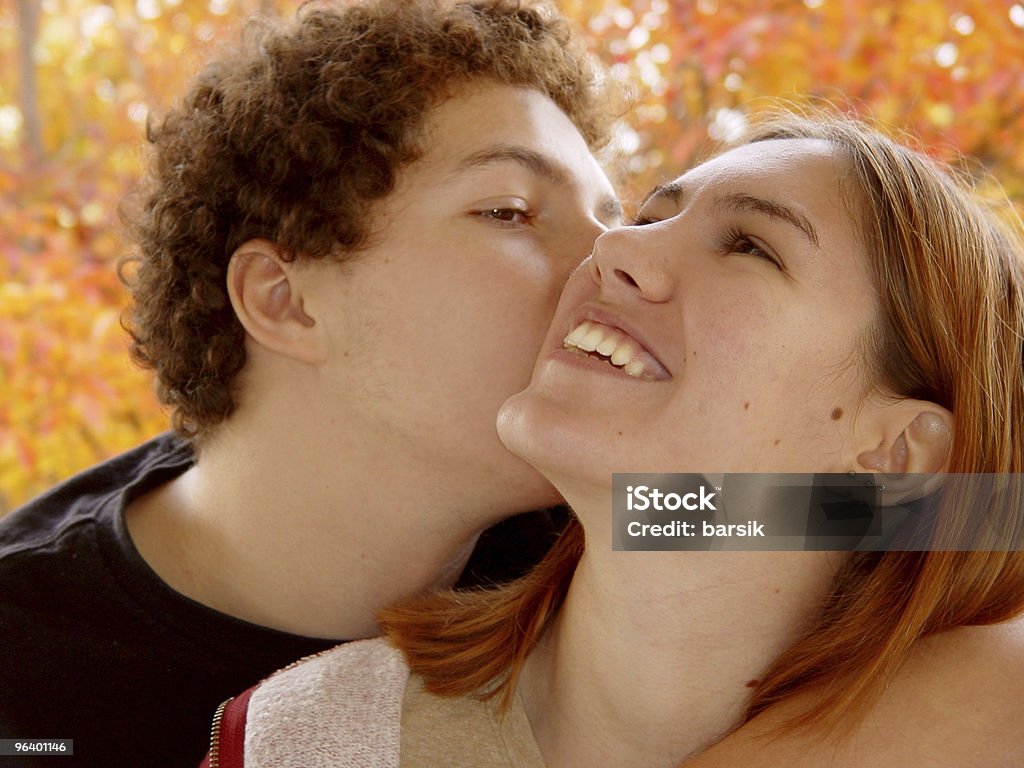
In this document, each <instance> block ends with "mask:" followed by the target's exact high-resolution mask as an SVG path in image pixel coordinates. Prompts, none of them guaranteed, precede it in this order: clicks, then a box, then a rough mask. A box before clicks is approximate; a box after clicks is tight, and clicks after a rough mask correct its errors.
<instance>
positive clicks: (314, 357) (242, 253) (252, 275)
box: [227, 240, 324, 364]
mask: <svg viewBox="0 0 1024 768" xmlns="http://www.w3.org/2000/svg"><path fill="white" fill-rule="evenodd" d="M297 273H298V267H297V266H296V264H295V262H294V261H290V260H287V259H285V258H284V257H283V256H282V254H281V251H280V250H279V249H278V248H277V246H275V245H274V244H273V243H272V242H270V241H269V240H247V241H246V242H244V243H243V244H242V245H241V246H239V247H238V249H237V250H235V252H234V253H233V254H231V260H230V261H229V262H228V276H227V281H228V285H227V288H228V296H229V297H230V299H231V306H232V307H234V310H235V315H236V316H237V317H238V320H239V322H240V323H241V324H242V327H243V328H245V331H246V333H247V334H248V335H249V336H250V337H251V338H252V339H253V341H255V342H256V343H257V344H259V345H260V346H261V347H263V348H264V349H267V350H270V351H271V352H275V353H277V354H279V355H284V356H285V357H290V358H292V359H294V360H298V361H300V362H303V363H310V364H315V363H319V362H322V361H323V358H324V348H323V343H322V339H321V335H320V334H319V333H317V330H318V329H317V327H316V321H315V320H314V319H313V318H312V317H310V316H309V315H308V314H306V311H305V309H304V308H303V296H302V283H301V281H300V280H298V274H297Z"/></svg>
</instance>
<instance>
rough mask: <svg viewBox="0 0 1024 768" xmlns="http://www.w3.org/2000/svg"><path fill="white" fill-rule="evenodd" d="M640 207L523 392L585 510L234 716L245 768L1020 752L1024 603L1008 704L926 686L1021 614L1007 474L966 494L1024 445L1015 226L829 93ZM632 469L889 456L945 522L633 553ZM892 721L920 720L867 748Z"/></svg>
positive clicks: (530, 443) (841, 463)
mask: <svg viewBox="0 0 1024 768" xmlns="http://www.w3.org/2000/svg"><path fill="white" fill-rule="evenodd" d="M638 224H639V225H641V226H636V227H632V228H626V229H619V230H614V231H611V232H609V233H606V234H605V235H603V236H602V237H601V238H600V239H599V240H598V242H597V245H596V246H595V250H594V253H593V255H592V257H591V258H590V259H588V260H587V261H586V262H584V264H583V265H582V266H581V267H580V268H579V269H578V270H577V271H576V272H575V273H574V274H573V276H572V277H571V278H570V280H569V282H568V284H567V286H566V288H565V291H564V293H563V296H562V299H561V302H560V304H559V308H558V310H557V313H556V316H555V319H554V322H553V325H552V329H551V331H550V333H549V335H548V338H547V340H546V342H545V345H544V347H543V348H542V352H541V356H540V358H539V360H538V362H537V365H536V367H535V369H534V374H533V378H532V381H531V383H530V386H529V387H528V388H527V389H526V390H525V391H524V392H522V393H520V394H519V395H516V396H514V397H513V398H511V399H510V400H509V401H508V402H507V403H506V404H505V406H504V407H503V409H502V412H501V414H500V415H499V423H498V428H499V432H500V434H501V437H502V440H503V441H504V442H505V444H506V445H507V446H508V447H509V448H510V449H511V450H512V451H513V452H515V453H517V454H519V455H520V456H522V457H524V458H525V459H527V460H528V461H529V462H530V463H531V464H533V465H534V466H535V467H537V468H538V469H539V470H540V471H541V472H542V473H543V474H544V475H546V476H547V477H548V478H549V479H550V480H551V481H552V482H553V483H554V485H555V486H556V487H557V488H558V489H559V491H561V493H562V494H563V495H564V496H565V498H566V500H567V501H568V502H569V504H570V505H571V506H572V508H573V510H574V511H575V512H576V515H577V521H575V522H574V523H573V524H571V525H570V527H569V529H568V530H567V532H566V533H565V534H564V535H563V536H562V538H561V540H560V541H559V543H558V544H557V545H556V547H555V549H554V550H553V551H552V552H551V553H550V554H549V556H548V557H547V559H546V560H545V561H544V562H542V563H541V565H540V566H539V567H538V569H537V570H536V571H535V572H534V573H533V574H532V575H530V576H528V577H527V578H525V579H523V580H521V581H520V582H518V583H516V584H515V585H514V586H512V587H508V588H506V589H503V590H496V591H491V592H482V593H479V594H476V595H472V596H466V595H464V594H462V595H457V594H447V593H446V594H439V595H435V596H432V597H429V598H424V599H421V600H419V601H416V602H413V603H410V604H406V605H405V606H402V607H399V608H395V609H393V610H390V611H387V612H385V614H384V616H383V622H384V625H385V627H386V629H387V630H388V632H389V635H390V643H391V644H387V643H384V642H383V641H370V642H368V643H362V644H357V645H356V646H352V647H349V648H346V649H339V650H336V651H332V652H329V653H327V654H324V655H321V656H319V657H316V658H314V659H311V660H308V661H306V662H305V663H303V664H300V665H298V666H296V667H294V668H292V669H290V670H288V671H286V672H284V673H281V674H278V675H277V676H275V677H273V678H271V679H270V680H268V681H267V682H265V683H264V684H263V685H262V686H260V687H259V688H257V689H256V691H255V693H252V694H251V699H248V709H247V710H246V707H245V706H244V705H242V706H238V707H234V708H229V710H228V714H229V720H230V721H231V722H232V723H233V725H236V726H237V725H238V723H239V720H240V719H241V718H244V717H245V716H246V715H247V716H248V725H247V726H245V727H244V731H245V752H246V761H247V762H246V764H247V765H305V766H310V765H336V764H341V765H346V764H349V763H347V762H345V760H346V759H347V760H350V761H351V764H360V765H382V766H383V765H399V763H400V764H401V766H403V767H404V766H420V765H424V766H426V765H442V764H443V765H449V766H450V765H465V766H491V765H495V766H497V765H523V766H545V765H546V766H558V767H559V768H561V767H563V766H593V765H612V766H616V767H617V768H621V767H623V766H627V767H628V766H644V767H645V768H656V767H658V766H665V768H671V767H672V766H678V765H680V764H682V763H684V762H686V761H688V760H693V761H694V763H693V764H694V765H699V764H701V762H702V761H706V762H705V764H707V765H730V764H735V762H734V760H735V759H737V757H736V756H737V755H742V754H746V757H743V760H744V761H745V762H750V763H756V762H758V759H760V758H763V756H764V755H768V756H769V758H768V759H770V756H771V755H772V750H775V751H776V754H777V755H789V756H790V757H792V755H793V754H799V755H802V756H804V757H806V758H807V759H809V760H811V762H809V763H807V764H814V765H825V764H833V765H846V764H849V765H854V764H866V763H865V762H864V761H865V760H867V761H868V763H871V764H888V763H887V762H886V761H887V760H889V759H893V758H894V756H899V757H900V758H901V759H902V761H903V762H902V764H908V765H914V764H915V761H916V764H918V765H929V766H932V765H951V766H952V765H958V766H959V765H967V764H969V765H973V766H993V768H994V767H995V766H1007V765H1018V764H1021V763H1022V761H1024V742H1022V737H1021V736H1020V734H1019V727H1007V728H1006V729H1005V732H1004V731H1003V726H1004V725H1007V724H1013V723H1019V719H1020V716H1021V711H1020V709H1021V704H1020V701H1021V700H1022V699H1024V696H1022V694H1024V673H1022V672H1021V669H1022V667H1024V665H1022V664H1021V663H1020V662H1022V661H1024V658H1022V653H1021V648H1022V647H1024V640H1022V638H1021V635H1020V633H1019V632H1017V633H1016V634H1014V629H1013V628H1014V627H1016V626H1018V624H1017V623H1010V624H1007V625H1005V626H1006V627H1010V631H1009V634H1007V633H1004V632H1001V628H998V627H997V628H994V629H993V630H992V632H993V633H994V634H995V635H997V636H998V640H996V641H993V643H992V644H991V646H990V647H991V648H994V649H995V657H994V658H992V659H990V660H989V661H990V663H991V664H992V665H994V666H995V668H996V669H998V670H999V673H998V675H995V676H992V675H989V676H988V677H987V678H985V684H986V685H987V686H988V688H987V690H986V691H985V693H984V696H985V698H984V700H983V701H979V699H978V697H977V696H972V695H970V693H969V692H968V693H965V694H963V695H962V696H960V697H959V698H960V700H962V701H964V702H965V704H966V705H967V706H968V707H969V708H970V715H969V716H963V715H964V713H962V712H961V713H959V714H960V715H962V716H960V717H957V716H954V715H952V714H950V712H949V711H948V708H945V707H944V706H938V705H937V706H935V707H934V708H933V709H932V710H925V711H924V712H922V711H920V710H917V711H911V710H913V708H914V707H921V706H923V705H927V704H928V702H921V701H920V697H919V696H918V692H919V686H917V684H916V683H915V682H914V681H915V680H916V681H918V682H920V681H921V680H927V679H928V678H929V676H930V675H932V674H933V673H934V674H938V675H939V676H940V678H941V675H943V674H945V673H947V672H948V668H949V666H950V663H949V661H948V659H949V658H951V657H950V653H949V652H948V651H949V649H952V656H953V657H956V655H957V651H958V649H966V650H967V652H968V655H970V653H971V651H970V649H971V648H972V642H975V640H976V637H974V638H967V639H966V640H965V630H962V629H957V628H962V627H968V626H971V625H992V624H997V623H999V622H1006V621H1008V620H1010V619H1012V618H1013V617H1015V616H1017V615H1018V614H1020V613H1021V612H1022V611H1024V557H1022V555H1021V553H1020V552H1018V551H1008V550H1019V549H1020V548H1021V546H1020V544H1021V534H1020V528H1021V525H1022V522H1021V516H1022V513H1021V500H1020V498H1019V496H1018V495H1015V491H1014V486H1013V484H1004V485H1005V486H1006V487H1003V485H1000V484H996V486H995V490H992V491H991V492H989V493H988V496H987V497H985V498H978V497H971V496H967V495H966V494H968V493H976V492H977V489H972V488H968V489H967V490H963V489H962V487H961V486H957V487H956V488H943V487H942V486H943V482H942V481H943V477H944V474H943V473H957V474H968V473H1020V472H1021V471H1022V466H1024V445H1022V441H1024V439H1022V437H1021V435H1020V433H1019V430H1018V426H1019V424H1020V423H1021V422H1022V418H1024V371H1022V339H1024V248H1022V246H1021V242H1020V240H1019V239H1018V238H1017V236H1016V235H1014V234H1012V232H1011V230H1009V229H1006V228H1004V227H1003V225H1001V224H1000V223H999V222H998V220H997V218H996V215H995V214H993V213H992V212H990V211H987V210H986V209H985V206H984V205H983V204H982V203H981V202H980V201H979V200H978V199H977V198H976V197H975V196H974V195H973V194H972V193H971V192H969V191H968V189H967V187H966V186H965V185H964V184H962V183H960V182H959V181H958V180H957V179H956V178H955V177H954V176H953V175H952V174H951V173H950V172H948V171H946V170H943V169H940V168H939V167H938V166H937V165H936V164H934V163H932V162H931V161H929V160H928V159H926V158H925V157H924V156H922V155H919V154H916V153H914V152H912V151H909V150H907V149H904V148H902V147H900V146H898V145H897V144H895V143H893V142H892V141H890V140H888V139H886V138H884V137H883V136H882V135H880V134H879V133H876V132H874V131H873V130H870V129H868V128H866V127H865V126H863V125H861V124H858V123H854V122H848V121H844V120H839V119H832V118H824V117H822V116H816V117H815V118H814V119H813V120H808V119H800V118H797V117H794V116H788V117H783V118H780V119H779V120H776V121H774V122H772V123H769V124H765V125H762V126H761V127H760V128H757V129H755V130H754V131H753V132H752V134H751V135H750V136H749V137H748V138H747V140H746V141H744V142H743V143H742V144H741V145H740V146H737V147H735V148H733V149H731V150H729V151H727V152H724V153H723V154H721V155H719V156H717V157H715V158H714V159H712V160H710V161H709V162H707V163H705V164H703V165H701V166H699V167H697V168H695V169H694V170H691V171H690V172H688V173H687V174H685V175H684V176H682V177H681V178H680V179H678V180H676V181H675V182H672V183H670V184H666V185H663V186H661V187H659V188H658V189H656V190H655V192H654V193H653V194H652V195H651V196H650V197H649V198H648V199H647V201H646V202H645V203H644V205H643V207H642V210H641V212H640V216H639V221H638ZM621 471H644V472H689V473H706V472H716V473H717V472H744V473H754V472H766V473H779V472H819V473H827V472H848V471H854V472H872V473H884V474H887V475H890V476H893V477H895V478H897V479H898V483H899V484H898V487H896V486H893V488H892V489H890V491H889V494H890V496H889V499H890V500H892V499H894V498H895V497H894V496H893V494H895V495H897V496H898V498H899V500H900V501H906V500H907V499H915V498H922V497H935V498H938V499H939V501H938V514H937V516H936V521H935V523H934V525H933V527H932V529H931V533H930V536H931V539H930V541H929V542H928V547H927V549H928V551H918V552H904V551H893V552H857V553H839V552H617V551H612V550H611V548H610V547H609V546H608V545H607V544H606V542H607V541H608V531H609V527H610V525H611V504H610V498H611V481H612V473H613V472H621ZM936 494H938V496H937V497H936V496H935V495H936ZM886 498H887V497H886V492H882V499H883V502H884V501H885V500H886ZM978 514H984V515H985V522H986V524H985V525H984V526H982V525H977V524H976V523H977V520H976V519H974V516H975V515H978ZM975 532H977V533H975ZM989 536H991V537H992V538H986V537H989ZM954 548H955V549H957V550H959V551H952V550H953V549H954ZM979 647H985V646H984V643H982V645H980V646H979V645H978V644H977V643H976V642H975V644H974V645H973V648H974V649H975V652H976V651H977V648H979ZM396 648H397V649H401V653H399V651H398V650H396ZM944 649H945V651H944ZM944 652H945V655H943V653H944ZM929 665H931V666H929ZM410 668H411V670H412V673H413V674H412V676H411V677H409V670H410ZM908 676H909V678H908ZM908 679H909V681H910V682H909V683H908V682H907V681H908ZM965 682H966V683H970V682H971V680H970V679H968V680H966V681H965ZM948 698H949V699H951V700H953V701H956V700H957V696H956V695H955V694H953V695H951V696H950V697H948ZM947 703H948V702H947ZM879 712H884V713H887V714H888V715H891V716H892V718H893V719H891V720H890V721H889V725H890V729H889V730H890V733H891V731H892V729H893V728H895V729H896V730H897V732H900V733H901V734H902V738H898V739H891V738H890V739H889V741H888V742H886V741H885V740H884V739H883V740H881V741H875V742H872V741H865V739H864V738H863V735H864V734H870V733H873V732H876V731H878V732H881V731H883V730H884V729H880V728H879V727H878V721H877V717H878V713H879ZM930 715H934V716H935V719H937V726H938V727H932V726H930V725H923V724H922V723H923V722H925V721H928V718H929V716H930ZM943 718H945V719H943ZM744 724H747V725H746V726H745V727H743V728H741V726H744ZM765 724H768V725H765ZM738 728H739V730H738V731H737V729H738ZM907 728H909V729H910V730H905V729H907ZM915 729H916V730H915ZM993 729H994V730H993ZM734 731H735V733H734V734H733V736H732V737H729V738H726V737H727V736H728V735H729V734H730V733H732V732H734ZM767 731H771V732H773V734H774V735H775V736H777V737H778V738H777V739H775V740H774V741H767V742H764V744H761V743H760V742H755V741H752V740H751V739H754V738H755V737H756V736H758V735H759V734H761V733H764V732H767ZM935 733H948V734H951V736H950V737H949V738H948V739H946V740H945V741H941V740H939V741H936V742H935V744H930V743H928V742H927V740H928V739H930V738H932V737H933V736H935ZM730 741H731V742H732V744H734V745H735V744H739V745H740V746H739V747H738V748H735V749H733V751H732V752H731V753H730V752H729V749H730V747H729V744H730ZM921 742H924V743H921ZM716 745H717V746H716ZM900 749H902V750H903V751H902V752H901V751H900ZM716 750H717V755H718V756H719V757H718V758H716V757H715V755H716ZM723 750H724V751H723ZM744 750H745V753H744ZM958 750H959V752H958ZM723 755H724V757H722V756H723ZM730 755H731V756H730ZM751 756H753V757H752V758H751ZM748 758H751V759H748ZM715 760H717V762H715ZM829 761H831V763H830V762H829ZM872 761H873V762H872ZM879 761H881V762H879ZM760 764H763V765H768V764H772V763H770V762H765V761H764V760H763V759H762V762H761V763H760Z"/></svg>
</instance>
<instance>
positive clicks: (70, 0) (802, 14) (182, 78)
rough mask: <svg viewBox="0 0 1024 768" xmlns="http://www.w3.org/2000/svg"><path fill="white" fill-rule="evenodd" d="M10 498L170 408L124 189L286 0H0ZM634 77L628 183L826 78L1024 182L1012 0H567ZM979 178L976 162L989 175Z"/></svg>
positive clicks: (680, 163)
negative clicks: (150, 359) (208, 62)
mask: <svg viewBox="0 0 1024 768" xmlns="http://www.w3.org/2000/svg"><path fill="white" fill-rule="evenodd" d="M0 3H2V4H0V514H2V513H3V512H4V511H5V510H7V509H10V508H11V507H13V506H15V505H17V504H19V503H21V502H23V501H25V500H27V499H28V498H29V497H31V496H32V495H34V494H36V493H38V492H40V491H42V490H44V489H45V488H46V487H48V486H50V485H52V484H53V483H54V482H56V481H58V480H60V479H62V478H64V477H67V476H68V475H70V474H72V473H73V472H75V471H77V470H79V469H82V468H84V467H86V466H88V465H90V464H93V463H95V462H96V461H99V460H100V459H102V458H104V457H106V456H109V455H112V454H113V453H116V452H118V451H121V450H123V449H125V448H128V447H130V446H132V445H134V444H136V443H138V442H140V441H141V440H143V439H145V438H146V437H148V436H151V435H153V434H156V433H157V432H159V431H161V430H163V429H165V428H166V425H167V417H166V414H164V413H162V412H161V410H160V408H159V407H158V405H157V403H156V400H155V398H154V396H153V394H152V390H151V385H150V381H149V377H148V375H147V374H145V373H143V372H141V371H138V370H136V369H134V368H133V367H132V366H131V364H130V363H129V362H128V359H127V354H126V343H125V337H124V333H123V331H122V330H121V328H120V325H119V313H120V311H121V308H122V307H123V304H124V301H125V296H124V293H123V290H122V288H121V286H120V284H119V281H118V279H117V276H116V270H115V266H116V262H117V259H118V258H119V257H120V256H122V255H124V254H125V253H126V252H127V250H128V248H129V244H128V243H126V242H125V240H124V239H123V233H122V230H121V227H120V225H119V223H118V217H117V207H118V203H119V201H120V199H121V197H122V196H123V195H124V193H125V192H127V191H128V190H130V189H131V188H132V186H133V184H134V183H135V181H136V179H138V178H139V175H140V173H141V169H142V167H143V165H144V162H145V154H144V151H143V140H142V137H143V133H144V126H145V122H146V117H147V115H148V114H149V112H150V111H151V110H157V111H159V110H160V109H161V108H164V107H166V106H168V105H169V104H170V103H172V101H173V99H174V98H175V97H176V96H177V95H178V94H179V93H180V92H181V91H182V90H183V88H184V85H185V83H186V82H187V80H188V78H189V76H190V75H191V73H193V72H194V71H195V70H196V68H197V67H198V66H199V64H200V62H201V61H202V59H203V57H204V56H207V55H209V54H210V53H211V52H212V51H214V50H215V49H216V48H217V46H218V45H220V44H222V43H223V42H224V41H227V42H228V43H230V42H232V41H234V40H235V39H236V38H237V36H238V28H239V25H240V23H241V20H242V19H243V18H244V17H245V16H247V15H248V14H250V13H253V12H263V13H280V14H291V13H293V12H294V9H295V7H296V6H297V2H294V1H293V0H239V1H237V2H232V1H231V0H107V2H98V1H97V0H0ZM561 5H562V8H563V10H565V11H566V12H567V13H568V14H569V15H570V16H572V17H573V18H574V19H576V20H577V21H578V23H579V24H580V26H581V28H582V29H584V30H585V32H586V34H587V35H588V36H589V38H590V40H591V42H592V47H593V50H594V51H595V53H597V54H598V55H599V56H600V57H602V58H603V59H604V60H605V61H606V62H607V63H609V64H611V65H613V73H614V76H615V77H618V78H623V79H625V80H628V81H630V82H632V83H635V84H636V86H637V103H636V106H635V108H634V109H633V110H632V112H631V114H630V115H629V117H628V120H627V123H626V124H625V125H624V126H623V129H622V131H621V132H620V135H619V137H618V145H619V146H620V148H622V149H623V150H625V155H624V157H625V160H624V161H623V162H622V164H621V167H620V168H619V170H620V171H621V176H620V179H621V192H622V194H623V196H624V198H625V199H626V200H627V202H628V201H629V200H635V199H636V198H637V197H639V196H641V195H642V194H643V192H645V191H646V190H647V189H648V188H649V187H650V186H652V185H653V184H654V183H656V182H657V181H659V180H661V179H663V178H665V177H669V176H672V175H673V174H676V173H678V172H679V171H681V170H682V169H684V168H686V167H687V166H688V165H690V164H692V163H693V162H694V161H695V159H696V158H698V157H699V155H700V152H701V151H702V149H703V148H704V147H705V146H706V144H707V143H708V140H709V139H718V138H727V137H728V136H729V135H730V133H732V132H733V131H735V130H736V129H737V127H739V126H741V125H742V124H743V121H744V120H745V119H746V116H748V115H749V114H751V113H752V112H756V111H757V110H758V109H761V108H763V107H764V106H765V100H764V98H763V97H778V96H781V97H785V98H788V99H791V100H796V101H804V102H806V101H816V100H821V99H827V100H829V101H831V102H834V103H839V104H842V105H844V106H845V107H848V108H851V109H854V110H857V111H860V112H862V113H864V114H870V115H873V116H874V117H875V118H877V119H879V120H881V121H883V122H884V123H886V124H889V125H891V126H892V127H893V129H894V130H896V131H898V132H901V133H902V132H904V131H909V132H910V133H912V134H914V135H916V136H918V137H920V139H921V141H922V142H923V143H924V145H925V146H926V147H927V148H928V150H929V151H931V152H934V153H935V154H936V155H938V156H941V157H947V158H949V157H953V155H954V153H955V152H956V151H960V152H962V153H966V154H967V155H970V156H972V157H973V158H975V159H976V160H977V161H978V164H977V165H978V166H979V167H983V168H985V169H988V170H989V171H990V172H992V173H993V174H994V175H995V176H996V177H997V178H998V179H999V181H1000V182H1001V183H1002V185H1003V186H1004V188H1005V190H1006V191H1007V193H1008V194H1009V195H1010V196H1011V197H1012V198H1013V199H1014V200H1015V201H1016V202H1018V205H1020V204H1021V203H1024V124H1022V121H1024V108H1022V106H1024V104H1022V101H1024V7H1022V5H1020V4H1017V3H1014V2H1008V1H1005V0H974V1H969V0H964V1H962V2H952V1H951V0H945V1H939V0H909V1H907V2H898V3H894V2H892V1H891V0H885V1H883V0H802V2H801V1H800V0H776V1H775V2H771V1H770V0H738V1H736V2H726V0H696V1H694V0H671V1H670V0H636V2H633V3H626V2H619V1H617V0H606V1H605V2H599V1H598V2H594V1H591V0H566V2H563V3H562V4H561ZM985 183H987V182H985Z"/></svg>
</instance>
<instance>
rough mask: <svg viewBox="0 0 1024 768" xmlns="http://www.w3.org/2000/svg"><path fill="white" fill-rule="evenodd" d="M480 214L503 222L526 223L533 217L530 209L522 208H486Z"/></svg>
mask: <svg viewBox="0 0 1024 768" xmlns="http://www.w3.org/2000/svg"><path fill="white" fill-rule="evenodd" d="M480 216H481V217H483V218H485V219H493V220H494V221H499V222H501V223H502V224H525V223H527V222H528V221H529V220H530V219H531V218H532V215H531V214H530V212H529V211H524V210H522V209H521V208H486V209H484V210H482V211H480Z"/></svg>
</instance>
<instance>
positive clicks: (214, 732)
mask: <svg viewBox="0 0 1024 768" xmlns="http://www.w3.org/2000/svg"><path fill="white" fill-rule="evenodd" d="M234 700H235V697H234V696H232V697H231V698H230V699H225V700H224V701H222V702H221V703H220V705H219V706H218V707H217V710H216V711H215V712H214V713H213V723H212V724H211V726H210V764H209V768H218V766H219V765H220V723H221V720H223V718H224V710H225V709H227V706H228V704H230V703H231V702H232V701H234Z"/></svg>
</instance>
